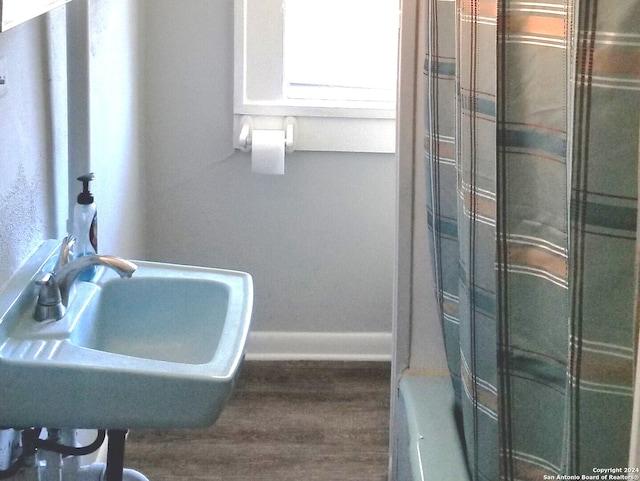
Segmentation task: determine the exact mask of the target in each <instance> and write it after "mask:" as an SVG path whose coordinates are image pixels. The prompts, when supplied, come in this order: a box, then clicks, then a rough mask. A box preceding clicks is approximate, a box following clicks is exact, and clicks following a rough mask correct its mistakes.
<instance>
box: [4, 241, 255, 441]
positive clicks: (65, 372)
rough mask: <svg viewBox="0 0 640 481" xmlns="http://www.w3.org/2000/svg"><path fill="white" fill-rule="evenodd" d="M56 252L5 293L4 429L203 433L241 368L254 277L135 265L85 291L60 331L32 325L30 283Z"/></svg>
mask: <svg viewBox="0 0 640 481" xmlns="http://www.w3.org/2000/svg"><path fill="white" fill-rule="evenodd" d="M57 246H58V244H57V242H55V241H48V242H46V243H45V244H43V246H42V247H41V248H40V249H39V250H38V252H37V253H36V254H35V255H34V256H33V257H32V258H31V259H30V261H29V262H27V264H26V265H25V266H24V267H23V268H22V269H21V270H20V271H19V272H18V273H17V274H16V275H15V276H14V277H13V278H12V280H11V281H10V282H9V285H8V286H7V287H6V289H4V290H3V292H0V313H1V317H0V382H2V390H0V405H1V406H2V407H3V409H2V412H0V426H5V427H13V428H24V427H31V426H36V427H50V428H54V427H55V428H67V427H68V428H103V429H130V428H169V427H182V428H186V427H205V426H209V425H211V424H212V423H213V422H214V421H215V420H216V419H217V417H218V415H219V414H220V412H221V410H222V408H223V407H224V404H225V402H226V400H227V398H228V396H229V394H230V393H231V389H232V387H233V384H234V381H235V379H236V377H237V374H238V369H239V365H240V363H241V361H242V358H243V355H244V350H245V344H246V339H247V334H248V331H249V324H250V318H251V310H252V300H253V292H252V290H253V287H252V280H251V276H250V275H249V274H246V273H243V272H236V271H228V270H222V269H211V268H201V267H192V266H178V265H170V264H162V263H154V262H138V261H136V264H138V266H139V268H138V270H137V271H136V272H135V273H134V275H133V277H132V278H131V279H120V278H119V277H118V276H117V274H115V273H113V272H112V271H110V270H107V269H103V270H102V272H101V274H100V275H99V276H98V278H97V280H96V281H94V283H88V282H81V281H79V282H76V293H75V295H74V296H72V298H71V301H70V303H69V306H68V311H67V314H66V315H65V316H64V317H63V318H62V319H60V320H59V321H50V322H37V321H35V320H34V319H33V312H34V306H35V299H36V293H35V287H34V285H33V284H34V282H33V279H34V277H36V276H37V275H38V273H39V272H41V271H42V270H45V271H46V270H50V269H51V266H52V265H53V264H54V262H55V254H56V253H57Z"/></svg>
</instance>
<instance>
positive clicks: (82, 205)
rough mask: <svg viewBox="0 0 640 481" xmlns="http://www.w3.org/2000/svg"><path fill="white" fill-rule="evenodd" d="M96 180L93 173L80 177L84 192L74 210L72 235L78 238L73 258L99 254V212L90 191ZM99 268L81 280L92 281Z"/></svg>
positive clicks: (94, 268)
mask: <svg viewBox="0 0 640 481" xmlns="http://www.w3.org/2000/svg"><path fill="white" fill-rule="evenodd" d="M94 179H95V175H94V174H93V172H90V173H88V174H85V175H81V176H80V177H78V180H79V181H80V182H82V192H80V194H78V203H77V204H76V205H75V207H74V209H73V222H72V229H71V230H72V232H71V233H72V235H73V236H74V237H75V238H76V242H75V244H74V246H73V256H74V257H76V258H77V257H82V256H86V255H89V254H97V253H98V211H97V209H96V203H95V201H94V198H93V194H92V193H91V192H90V191H89V182H91V181H92V180H94ZM96 271H97V268H96V267H95V266H94V267H91V268H88V269H86V270H85V271H84V272H83V273H82V274H80V276H79V278H80V279H81V280H91V279H93V278H94V276H95V274H96Z"/></svg>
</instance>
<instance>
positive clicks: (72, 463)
mask: <svg viewBox="0 0 640 481" xmlns="http://www.w3.org/2000/svg"><path fill="white" fill-rule="evenodd" d="M31 431H33V430H31ZM26 432H28V431H24V432H23V436H22V451H23V455H22V456H20V458H19V459H18V460H16V461H14V463H15V465H16V466H20V468H19V470H17V471H16V472H15V474H13V475H12V476H8V477H7V474H8V472H7V471H5V473H4V474H5V475H4V476H2V478H3V479H11V480H14V481H149V480H148V478H147V477H146V476H144V475H143V474H141V473H139V472H138V471H135V470H133V469H125V468H123V461H124V438H125V434H126V431H121V430H115V431H109V454H108V456H107V462H106V463H98V462H97V463H92V464H89V465H85V466H81V465H80V458H79V456H76V455H72V456H66V457H63V454H62V452H63V451H60V450H57V451H56V450H55V448H52V447H51V445H52V444H54V445H55V444H56V443H60V440H61V439H65V444H68V445H69V446H75V445H76V431H75V430H64V431H59V430H49V438H48V439H47V440H42V439H39V437H38V435H37V433H36V435H35V436H36V437H35V438H34V437H31V438H30V440H29V438H28V437H27V436H26V434H25V433H26ZM54 440H55V441H54ZM103 440H104V432H103V433H102V438H101V437H100V436H98V439H97V444H96V443H93V445H92V446H89V448H90V449H92V450H93V449H97V448H98V447H99V445H100V444H101V443H102V441H103ZM30 441H31V442H34V441H36V442H37V441H39V443H37V444H32V446H36V445H37V446H39V447H38V448H37V449H35V454H32V455H30V453H27V452H26V451H27V450H29V449H30V448H28V447H27V444H29V442H30ZM57 446H58V447H63V446H62V445H61V444H57ZM65 449H67V450H68V449H69V448H67V447H66V446H65ZM74 449H78V450H84V449H86V448H74ZM84 454H87V453H86V452H85V453H84Z"/></svg>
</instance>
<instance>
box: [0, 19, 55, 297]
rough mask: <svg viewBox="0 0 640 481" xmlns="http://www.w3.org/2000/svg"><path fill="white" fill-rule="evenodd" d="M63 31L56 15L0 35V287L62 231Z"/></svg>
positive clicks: (33, 21)
mask: <svg viewBox="0 0 640 481" xmlns="http://www.w3.org/2000/svg"><path fill="white" fill-rule="evenodd" d="M62 13H64V12H62ZM63 29H64V21H63V17H61V16H60V12H55V13H54V14H53V15H50V16H44V17H39V18H38V19H36V20H32V21H30V22H28V23H26V24H23V25H20V26H17V27H15V28H13V29H11V30H9V31H7V32H4V33H1V34H0V65H4V72H0V73H1V74H5V75H6V77H7V78H6V85H5V87H6V94H5V95H4V96H3V97H2V98H0V172H1V175H0V286H2V285H3V284H4V283H5V282H6V281H7V280H8V278H9V277H10V276H11V275H12V274H13V272H14V271H15V270H16V269H17V268H18V267H19V266H20V265H21V264H22V263H23V262H24V261H25V260H26V258H27V257H28V256H29V254H30V253H31V252H32V251H33V249H35V248H36V247H37V246H38V245H39V243H40V242H41V241H42V240H44V239H46V238H49V237H55V236H56V235H58V233H59V231H60V230H61V226H62V225H63V221H61V220H60V217H63V216H64V213H65V212H66V204H64V205H60V204H61V203H60V202H59V201H58V200H59V198H62V199H63V200H64V199H66V195H65V194H66V190H65V184H64V172H63V176H62V179H63V185H60V183H59V182H56V179H59V176H58V175H56V174H57V170H59V169H62V170H63V171H64V164H65V163H66V138H65V135H64V134H65V132H66V127H65V124H66V109H65V108H64V102H61V101H60V100H61V99H60V98H59V97H60V95H61V94H63V93H64V91H65V87H64V85H61V84H64V83H65V77H64V59H65V58H64V55H59V54H57V53H55V52H54V50H56V51H58V52H59V50H60V48H59V47H60V46H61V47H62V50H64V43H62V45H60V39H61V37H60V34H62V35H64V30H63ZM62 40H64V36H63V37H62ZM62 100H64V99H62ZM54 106H55V107H61V108H54ZM60 191H61V195H60V197H58V193H59V192H60ZM63 203H64V201H63ZM60 213H62V214H61V215H59V214H60Z"/></svg>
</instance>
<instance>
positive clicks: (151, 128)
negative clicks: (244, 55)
mask: <svg viewBox="0 0 640 481" xmlns="http://www.w3.org/2000/svg"><path fill="white" fill-rule="evenodd" d="M142 5H143V10H142V13H141V16H140V17H141V19H143V23H144V26H145V32H144V37H143V38H144V47H143V49H144V58H145V63H144V66H145V69H144V73H143V75H142V87H141V90H142V91H143V92H144V94H143V95H144V111H145V117H144V129H145V131H144V135H145V159H146V170H145V175H146V179H147V180H146V187H147V190H146V192H147V206H148V211H147V214H146V216H147V231H146V239H147V245H148V249H149V250H148V256H149V257H150V258H152V259H155V260H163V261H169V262H177V263H190V264H201V265H207V266H216V267H226V268H233V269H240V270H244V271H248V272H250V273H251V274H252V275H253V276H254V283H255V294H256V297H255V306H254V313H255V315H254V321H253V322H254V323H253V329H254V330H257V331H303V332H390V331H391V304H392V298H393V261H394V223H395V159H394V156H393V155H371V154H348V153H318V152H296V153H294V154H292V155H290V156H287V164H286V175H284V176H282V177H280V176H275V177H274V176H259V175H253V174H251V167H250V158H249V156H248V155H247V154H242V153H239V152H236V153H233V149H232V114H233V110H232V109H233V105H232V100H233V44H232V40H233V2H232V1H230V0H189V1H182V2H179V4H178V3H177V2H174V1H169V0H153V1H150V0H146V1H143V2H142Z"/></svg>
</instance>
